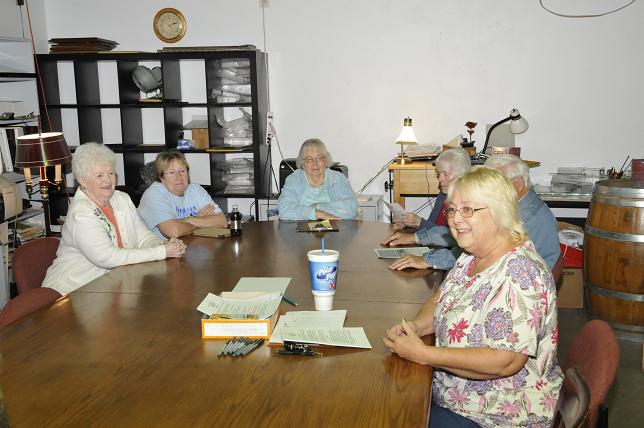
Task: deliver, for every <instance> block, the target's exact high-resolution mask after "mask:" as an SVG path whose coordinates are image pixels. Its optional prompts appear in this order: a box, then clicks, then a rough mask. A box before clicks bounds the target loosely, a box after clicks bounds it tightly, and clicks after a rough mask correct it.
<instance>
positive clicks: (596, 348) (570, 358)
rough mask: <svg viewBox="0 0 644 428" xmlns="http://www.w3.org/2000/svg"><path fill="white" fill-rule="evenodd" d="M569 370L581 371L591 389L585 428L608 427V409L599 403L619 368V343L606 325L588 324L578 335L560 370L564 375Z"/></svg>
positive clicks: (604, 397)
mask: <svg viewBox="0 0 644 428" xmlns="http://www.w3.org/2000/svg"><path fill="white" fill-rule="evenodd" d="M570 367H579V368H580V371H581V374H582V375H583V376H584V378H585V379H586V383H587V384H588V388H589V389H590V406H589V411H588V426H589V427H593V428H594V427H595V426H597V427H606V426H608V408H607V407H606V406H603V405H602V403H603V402H604V400H605V399H606V395H608V391H609V390H610V387H611V386H612V385H613V381H614V380H615V376H616V374H617V368H618V367H619V342H618V341H617V338H616V337H615V334H614V333H613V329H612V328H611V327H610V326H609V325H608V324H607V323H606V322H605V321H601V320H592V321H588V322H587V323H586V324H585V325H584V326H583V327H582V329H581V330H580V331H579V333H577V335H576V336H575V338H574V339H573V342H572V344H571V345H570V348H569V349H568V353H567V354H566V359H565V362H564V364H563V367H562V368H563V369H564V370H566V373H567V370H568V369H569V368H570Z"/></svg>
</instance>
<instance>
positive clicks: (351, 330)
mask: <svg viewBox="0 0 644 428" xmlns="http://www.w3.org/2000/svg"><path fill="white" fill-rule="evenodd" d="M282 339H283V340H292V341H295V342H304V343H317V344H319V345H331V346H346V347H350V348H366V349H371V344H370V343H369V339H367V335H366V334H365V332H364V329H363V328H362V327H336V328H328V327H284V328H283V329H282Z"/></svg>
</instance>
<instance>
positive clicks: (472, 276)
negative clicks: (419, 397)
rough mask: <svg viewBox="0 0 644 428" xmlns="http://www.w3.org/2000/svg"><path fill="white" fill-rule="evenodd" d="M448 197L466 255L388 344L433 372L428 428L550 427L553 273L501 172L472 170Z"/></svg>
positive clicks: (555, 372)
mask: <svg viewBox="0 0 644 428" xmlns="http://www.w3.org/2000/svg"><path fill="white" fill-rule="evenodd" d="M448 195H449V197H448V203H449V205H448V208H447V210H446V215H447V218H448V225H449V227H450V230H451V232H452V234H453V236H454V237H455V238H456V240H457V241H458V244H459V246H460V247H461V248H463V249H464V250H465V253H463V255H461V257H460V258H459V259H458V260H457V261H456V264H455V265H454V268H453V269H452V270H451V271H450V272H449V273H448V275H447V276H446V278H445V280H444V282H443V283H442V284H441V286H440V289H439V291H438V292H437V293H436V294H435V295H434V297H433V298H432V299H431V300H430V301H429V302H427V303H426V304H425V305H424V306H423V308H422V309H421V310H420V312H419V313H418V314H417V315H416V318H415V319H414V320H413V321H407V322H405V321H404V320H403V322H402V323H401V324H398V325H396V326H394V327H392V328H391V329H390V330H388V331H387V337H385V338H384V341H385V344H386V345H387V346H388V347H389V349H391V351H392V352H394V353H396V354H398V355H399V356H400V357H402V358H406V359H409V360H411V361H414V362H417V363H420V364H429V365H431V366H433V368H434V379H433V385H432V408H431V412H430V426H432V427H434V426H435V427H440V426H448V427H458V426H464V427H467V426H472V427H475V426H484V427H498V426H526V427H549V426H550V424H551V422H552V419H553V417H554V413H555V407H556V404H557V400H558V396H559V389H560V387H561V383H562V379H563V376H562V373H561V369H560V368H559V366H558V364H557V305H556V295H555V285H554V282H553V279H552V275H551V273H550V270H549V269H548V266H547V265H546V264H545V262H544V261H543V259H542V258H541V257H540V256H539V255H538V254H537V252H536V250H535V248H534V245H533V244H532V242H531V241H529V240H527V236H526V232H525V229H524V228H523V225H522V224H521V222H520V216H519V211H518V204H517V201H516V197H515V193H514V189H513V187H512V184H511V183H510V181H509V180H508V179H507V178H505V177H504V176H503V174H501V173H500V172H499V171H497V170H494V169H492V168H488V167H475V168H473V169H472V170H471V171H470V172H469V173H467V174H465V175H463V176H462V177H461V178H459V179H458V180H456V181H455V182H454V183H453V184H452V185H451V186H450V189H449V192H448ZM432 333H434V334H435V335H436V345H435V346H426V345H424V343H423V342H422V341H421V339H420V336H425V335H428V334H432Z"/></svg>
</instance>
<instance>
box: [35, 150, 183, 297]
mask: <svg viewBox="0 0 644 428" xmlns="http://www.w3.org/2000/svg"><path fill="white" fill-rule="evenodd" d="M115 163H116V157H115V156H114V153H113V152H112V151H111V150H110V149H108V148H107V147H105V146H103V145H101V144H97V143H86V144H82V145H81V146H79V147H78V148H77V149H76V152H75V153H74V157H73V159H72V172H73V174H74V177H75V178H76V181H78V182H79V183H80V188H79V189H78V190H77V191H76V194H75V195H74V199H73V200H72V203H71V204H70V205H69V210H68V211H67V217H66V219H65V224H64V225H63V229H62V239H61V240H60V246H59V247H58V252H57V253H56V259H55V260H54V263H53V264H52V265H51V267H50V268H49V269H48V270H47V275H46V277H45V280H44V282H43V285H42V286H43V287H49V288H53V289H54V290H56V291H58V292H59V293H61V294H63V295H65V294H68V293H71V292H72V291H74V290H76V289H77V288H79V287H81V286H83V285H85V284H87V283H88V282H90V281H92V280H93V279H95V278H98V277H99V276H101V275H103V274H104V273H106V272H108V271H109V270H110V269H113V268H115V267H118V266H122V265H129V264H134V263H141V262H148V261H153V260H163V259H165V258H170V257H181V256H182V255H183V254H184V253H185V251H186V245H185V244H184V243H183V242H182V241H181V240H179V239H174V238H173V239H170V240H169V241H163V240H161V239H159V238H157V237H156V236H155V235H154V234H153V233H152V232H150V230H148V228H147V227H146V226H145V224H144V223H143V221H142V220H141V218H140V217H139V215H138V213H137V211H136V207H135V206H134V204H133V203H132V201H131V200H130V197H129V196H128V195H127V194H125V193H123V192H119V191H116V190H115V186H116V174H115V171H114V169H115Z"/></svg>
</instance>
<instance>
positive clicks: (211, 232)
mask: <svg viewBox="0 0 644 428" xmlns="http://www.w3.org/2000/svg"><path fill="white" fill-rule="evenodd" d="M192 234H193V235H196V236H207V237H209V238H227V237H229V236H230V229H224V228H221V227H202V228H201V229H195V230H193V231H192Z"/></svg>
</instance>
